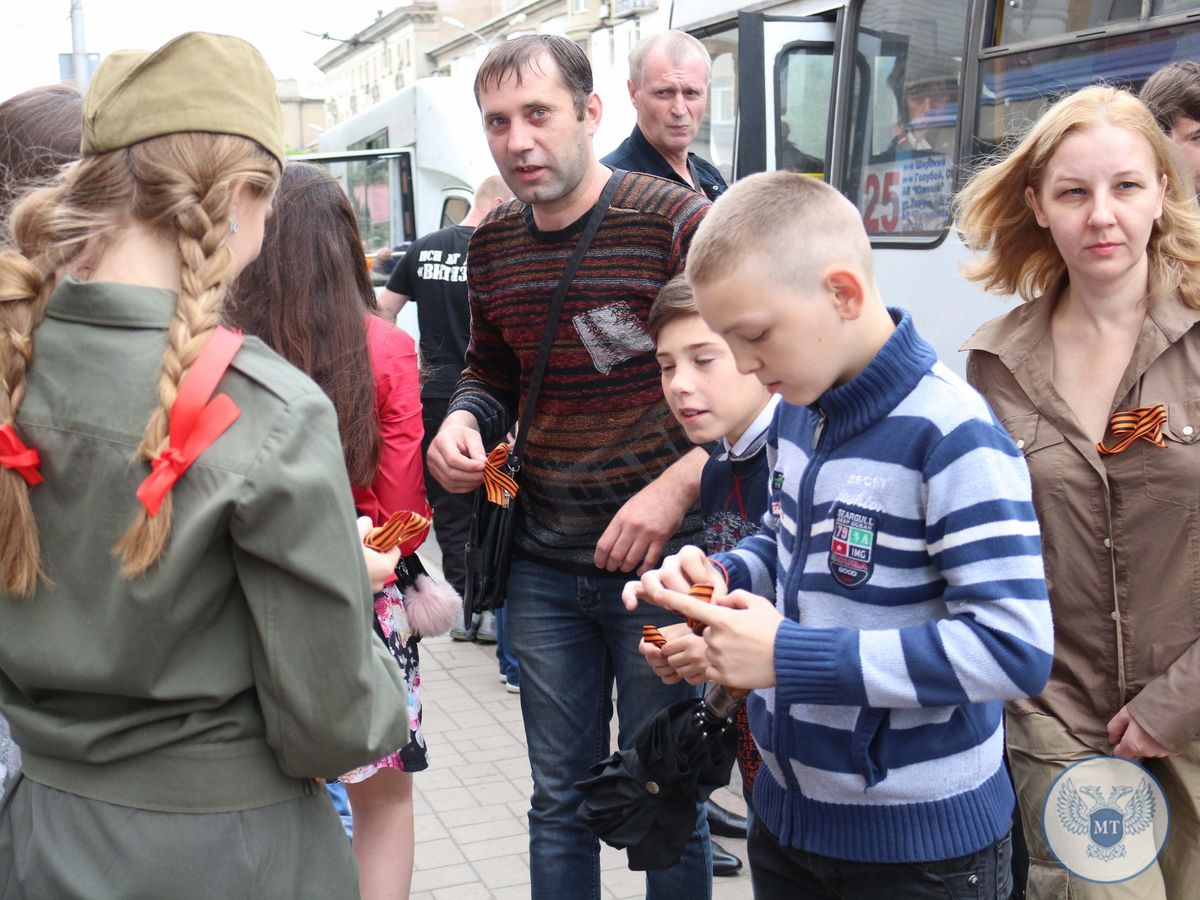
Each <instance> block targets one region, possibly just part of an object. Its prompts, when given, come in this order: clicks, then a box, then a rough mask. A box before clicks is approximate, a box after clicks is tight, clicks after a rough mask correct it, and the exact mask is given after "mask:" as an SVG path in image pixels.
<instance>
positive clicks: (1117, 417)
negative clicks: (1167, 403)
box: [1096, 403, 1167, 456]
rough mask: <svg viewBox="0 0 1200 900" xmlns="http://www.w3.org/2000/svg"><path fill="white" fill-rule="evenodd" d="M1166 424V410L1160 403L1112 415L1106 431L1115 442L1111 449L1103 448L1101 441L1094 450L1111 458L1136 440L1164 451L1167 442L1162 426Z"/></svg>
mask: <svg viewBox="0 0 1200 900" xmlns="http://www.w3.org/2000/svg"><path fill="white" fill-rule="evenodd" d="M1166 424H1167V410H1166V407H1164V406H1163V405H1162V404H1161V403H1158V404H1155V405H1154V406H1139V407H1138V408H1137V409H1127V410H1123V411H1122V412H1118V413H1113V417H1112V418H1111V419H1110V420H1109V422H1108V429H1109V431H1111V432H1112V434H1113V437H1114V438H1117V441H1116V443H1114V444H1113V445H1112V446H1111V447H1105V446H1104V442H1103V441H1101V442H1100V443H1098V444H1097V445H1096V449H1097V450H1099V451H1100V455H1101V456H1113V455H1114V454H1117V453H1120V452H1121V451H1122V450H1125V449H1127V448H1128V447H1129V446H1130V445H1131V444H1132V443H1133V442H1134V441H1136V440H1137V439H1138V438H1141V439H1143V440H1146V441H1149V442H1150V443H1151V444H1154V446H1156V447H1162V448H1164V449H1166V446H1167V442H1166V441H1165V440H1163V436H1162V430H1163V426H1164V425H1166Z"/></svg>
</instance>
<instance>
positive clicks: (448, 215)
mask: <svg viewBox="0 0 1200 900" xmlns="http://www.w3.org/2000/svg"><path fill="white" fill-rule="evenodd" d="M317 147H318V149H319V151H320V152H318V153H310V154H303V155H298V156H293V157H291V158H292V159H298V160H306V161H309V162H318V163H321V164H322V165H325V166H328V168H329V170H330V171H331V172H332V173H333V174H334V175H335V176H336V177H337V178H338V180H339V181H340V182H341V183H342V187H343V188H345V190H346V193H347V194H348V195H349V196H350V200H351V202H352V203H353V205H354V209H355V213H356V214H357V216H358V225H359V230H360V231H361V232H362V236H363V242H364V244H365V245H366V248H367V249H368V250H376V249H378V248H380V247H394V246H396V245H397V244H402V243H404V242H406V241H411V240H413V239H414V238H416V237H418V236H420V235H423V234H427V233H428V232H430V231H435V230H437V229H439V228H443V227H445V226H447V225H453V224H455V223H457V222H458V221H459V220H460V219H462V217H463V216H464V215H466V213H467V210H468V209H469V208H470V205H471V199H472V197H473V196H474V193H475V187H476V186H477V185H478V184H479V182H481V181H482V180H483V179H484V178H486V177H487V176H488V175H490V174H492V173H493V172H494V171H495V165H494V164H493V162H492V157H491V154H490V153H489V152H488V148H487V141H486V140H485V138H484V135H483V128H482V127H481V126H480V124H479V113H478V110H477V109H476V108H475V97H474V95H473V93H472V91H471V83H470V82H469V81H464V80H462V79H459V78H422V79H419V80H418V81H416V82H415V83H414V84H412V85H411V86H409V87H407V88H405V89H403V90H401V91H400V92H399V93H397V94H396V95H395V96H393V97H390V98H389V99H387V100H385V101H383V102H382V103H379V104H377V105H376V106H373V107H371V108H370V109H368V110H366V111H364V112H362V113H359V114H358V115H357V116H354V117H353V118H351V119H347V120H346V121H345V122H342V123H340V124H338V125H335V126H333V127H331V128H329V129H327V130H326V131H325V132H323V133H322V134H321V137H320V139H319V140H318V142H317Z"/></svg>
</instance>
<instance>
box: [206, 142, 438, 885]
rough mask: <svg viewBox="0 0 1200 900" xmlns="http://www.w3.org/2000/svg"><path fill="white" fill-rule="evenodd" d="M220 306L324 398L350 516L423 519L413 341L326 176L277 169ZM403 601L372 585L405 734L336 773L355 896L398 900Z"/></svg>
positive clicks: (407, 875) (413, 709) (313, 170)
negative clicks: (250, 248)
mask: <svg viewBox="0 0 1200 900" xmlns="http://www.w3.org/2000/svg"><path fill="white" fill-rule="evenodd" d="M226 316H227V318H228V320H229V321H230V322H232V323H233V324H236V325H237V326H238V327H240V328H243V329H245V331H246V332H247V333H248V334H256V335H258V336H260V337H261V338H262V339H263V340H264V341H266V343H267V344H268V345H269V346H270V347H271V348H272V349H274V350H275V351H276V352H278V353H279V354H280V355H281V356H283V357H284V359H286V360H288V361H289V362H291V363H292V364H293V365H295V366H296V367H297V368H299V369H300V370H301V371H303V372H305V373H306V374H308V375H310V376H312V378H313V380H314V381H316V382H317V384H318V385H320V386H321V387H322V388H323V389H324V390H325V393H327V394H328V395H329V397H330V399H331V400H333V404H334V407H335V408H336V409H337V411H338V427H339V429H340V431H341V435H342V450H343V453H344V454H345V457H346V468H347V469H348V470H349V472H350V481H351V484H352V485H353V486H354V500H355V504H356V506H357V508H358V512H359V515H363V516H369V517H370V518H371V520H372V524H374V525H377V526H378V525H381V524H382V523H383V522H384V521H385V520H387V519H388V518H389V517H390V516H391V515H392V514H393V513H400V512H405V511H411V512H415V513H418V514H419V515H421V516H425V517H428V516H429V514H430V512H429V505H428V503H427V502H426V499H425V480H424V472H423V468H422V465H421V437H422V435H423V427H422V424H421V398H420V386H419V383H418V377H417V353H416V345H415V344H414V342H413V339H412V338H411V337H409V336H408V335H407V334H406V333H405V332H403V331H401V330H400V329H399V328H397V327H396V326H395V325H393V324H392V323H391V322H389V321H388V320H387V319H385V318H384V317H383V316H382V315H381V314H380V313H379V308H378V305H377V303H376V300H375V291H374V289H373V288H372V287H371V279H370V276H369V274H368V273H367V266H366V260H365V258H364V256H363V254H362V239H361V238H360V236H359V231H358V224H357V221H356V219H355V216H354V209H353V208H352V207H351V206H350V201H349V199H348V198H347V197H346V194H345V192H344V191H343V190H342V188H341V186H340V185H338V183H337V181H336V180H334V178H333V176H331V175H329V174H328V173H327V172H325V171H324V170H322V169H319V168H317V167H316V166H310V165H305V164H304V163H288V164H287V165H286V166H285V167H284V170H283V177H282V179H281V180H280V185H279V193H278V195H277V197H276V210H275V214H274V215H273V216H272V217H271V220H270V221H269V222H268V223H267V233H266V238H265V239H264V241H263V252H262V253H261V254H260V255H259V257H258V259H256V260H255V261H254V262H253V263H251V264H250V265H249V266H248V267H247V268H246V270H245V271H244V272H243V273H242V275H241V277H240V278H239V279H238V282H237V284H236V285H235V286H234V288H233V291H232V300H231V302H230V305H229V308H228V309H227V310H226ZM420 540H423V536H420V537H418V538H415V539H412V540H410V541H408V542H406V543H405V544H404V545H403V551H404V553H405V554H410V553H412V552H413V551H414V550H415V549H416V544H417V543H419V542H420ZM454 609H455V607H454V606H452V607H451V608H450V610H449V613H450V616H453V613H454ZM412 612H413V608H412V603H411V595H410V597H408V598H406V597H404V596H402V595H401V594H400V593H399V592H398V591H397V590H396V588H395V586H394V585H389V586H388V587H387V588H385V590H384V591H382V592H380V593H379V594H376V597H375V614H376V615H375V629H376V632H377V633H378V635H379V636H380V637H381V638H382V639H383V641H384V642H385V643H386V645H387V646H388V648H389V650H391V652H392V655H393V656H394V657H395V658H396V661H397V663H398V664H399V666H400V669H401V671H402V672H403V674H404V680H405V683H406V684H407V686H408V712H409V720H410V734H409V739H408V741H407V742H406V743H405V744H404V745H403V746H402V747H400V748H399V749H396V750H395V751H394V752H392V753H389V754H388V755H387V756H386V757H384V758H382V759H380V760H376V761H374V762H373V763H371V764H370V765H367V766H364V767H361V768H359V769H356V770H355V771H353V772H350V773H348V774H347V775H344V776H343V777H342V781H343V783H344V784H345V787H346V792H347V794H348V795H349V798H350V808H351V811H352V813H353V821H354V855H355V858H356V859H357V860H358V865H359V878H360V883H361V891H362V897H363V900H385V898H386V900H405V898H407V897H408V895H409V888H410V885H411V882H412V871H413V846H414V835H413V793H412V791H413V782H412V773H413V772H416V771H420V770H422V769H425V768H426V767H427V766H428V760H427V758H426V749H425V738H424V735H423V733H422V729H421V673H420V668H419V664H420V660H419V657H418V653H417V642H418V639H419V636H418V635H417V634H414V627H413V626H414V622H412V621H410V618H411V619H416V618H417V617H416V616H415V615H413V616H411V617H410V614H411V613H412ZM450 621H451V620H450V619H449V618H448V619H446V620H445V621H444V623H443V624H444V627H443V628H442V629H441V630H443V631H444V630H445V629H446V628H448V627H449V624H450Z"/></svg>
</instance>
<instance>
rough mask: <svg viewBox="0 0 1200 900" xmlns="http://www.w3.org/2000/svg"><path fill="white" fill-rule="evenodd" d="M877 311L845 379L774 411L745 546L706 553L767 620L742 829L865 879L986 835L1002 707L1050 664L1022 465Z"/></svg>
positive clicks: (954, 386) (998, 824) (994, 822)
mask: <svg viewBox="0 0 1200 900" xmlns="http://www.w3.org/2000/svg"><path fill="white" fill-rule="evenodd" d="M893 317H894V318H895V319H896V320H897V328H896V330H895V332H894V333H893V335H892V336H891V338H890V339H889V340H888V342H887V343H886V345H885V346H884V347H883V349H882V350H881V351H880V352H879V354H878V355H877V356H876V357H875V359H874V360H873V361H872V362H871V363H870V364H869V365H868V366H867V368H866V369H865V370H864V371H863V372H862V373H860V374H859V375H858V376H857V377H855V378H854V379H852V380H851V381H850V382H848V383H846V384H844V385H841V386H839V387H836V388H833V389H831V390H829V391H827V392H826V393H825V394H824V395H822V397H821V398H820V399H819V400H818V401H817V403H816V404H814V406H812V407H798V406H790V405H787V404H784V405H782V406H781V407H780V410H779V414H778V416H777V417H776V419H775V422H774V424H773V425H772V427H771V433H770V437H769V440H768V445H767V446H768V452H769V453H770V454H771V459H772V464H771V465H772V472H771V485H770V491H771V495H770V504H769V506H768V510H767V514H766V516H765V517H764V519H763V524H764V527H763V530H762V531H761V532H760V533H759V534H758V535H755V536H754V537H750V538H747V539H746V540H744V541H742V542H741V543H740V544H739V545H738V547H737V549H736V550H734V551H733V552H731V553H728V554H719V555H718V556H717V558H718V559H719V560H720V561H721V562H722V563H723V564H724V565H725V566H726V568H727V569H728V571H729V580H730V587H731V588H745V589H748V590H750V591H752V592H754V593H756V594H760V595H763V596H767V597H770V596H774V597H775V603H776V606H777V608H778V609H779V610H780V611H781V612H782V613H783V616H784V622H783V623H782V625H781V626H780V628H779V631H778V633H777V635H776V638H775V672H776V685H775V687H774V688H771V689H769V690H762V691H756V692H754V693H753V694H752V695H751V697H750V700H749V712H750V722H751V727H752V729H753V731H754V736H755V740H756V741H757V743H758V745H759V748H760V750H761V752H762V756H763V760H764V763H765V765H764V766H763V768H762V769H761V770H760V771H759V775H758V779H757V783H756V784H755V791H754V809H755V813H756V814H757V815H759V816H760V817H761V818H762V821H763V823H764V824H765V825H766V827H767V828H768V829H769V830H770V831H771V832H772V834H774V835H775V836H776V838H777V839H778V840H779V841H780V842H781V843H782V844H784V845H785V846H793V847H799V848H803V849H805V850H808V851H810V852H814V853H819V854H822V855H825V856H831V857H835V858H839V859H848V860H858V861H865V862H881V863H892V862H906V861H908V862H924V861H930V860H937V859H948V858H951V857H955V856H961V855H965V854H967V853H972V852H974V851H976V850H979V849H981V848H983V847H986V846H988V845H990V844H992V843H994V842H996V841H997V840H999V839H1000V838H1001V837H1003V836H1004V834H1005V833H1006V832H1007V831H1008V828H1009V825H1010V823H1011V814H1012V805H1013V794H1012V787H1011V785H1010V783H1009V780H1008V776H1007V773H1006V772H1005V769H1004V766H1003V764H1002V754H1003V750H1004V731H1003V722H1002V712H1003V701H1004V700H1006V699H1009V698H1013V697H1020V696H1026V695H1030V694H1036V693H1038V692H1039V691H1040V690H1041V689H1042V687H1043V685H1044V684H1045V683H1046V679H1047V678H1048V676H1049V673H1050V663H1051V659H1052V656H1053V633H1052V628H1051V622H1050V606H1049V602H1048V600H1047V596H1046V584H1045V580H1044V576H1043V570H1042V556H1041V541H1040V537H1039V531H1038V524H1037V519H1036V517H1035V515H1034V510H1033V506H1032V503H1031V494H1030V484H1029V476H1028V473H1027V471H1026V468H1025V464H1024V461H1023V460H1022V458H1021V454H1020V453H1019V452H1018V450H1017V449H1016V447H1015V445H1014V444H1013V443H1012V440H1011V439H1010V438H1009V436H1008V434H1007V433H1006V432H1005V431H1004V429H1003V428H1002V427H1001V426H1000V425H999V424H998V423H997V422H996V420H995V418H994V416H993V415H992V414H991V412H990V410H989V409H988V407H987V405H986V403H985V402H984V400H983V399H982V398H981V397H980V396H979V395H978V394H977V393H975V391H974V390H972V389H971V388H970V387H968V386H967V385H966V384H965V383H964V382H963V381H962V380H961V379H959V378H958V377H957V376H956V375H954V374H953V373H952V372H951V371H950V370H949V369H947V368H946V367H945V366H943V365H942V364H941V363H939V362H938V361H937V358H936V356H935V354H934V351H933V348H932V347H930V346H929V344H927V343H926V342H925V341H924V340H922V338H921V337H920V336H919V335H918V334H917V332H916V330H915V329H914V328H913V325H912V320H911V318H910V317H909V316H908V314H907V313H902V312H901V311H893Z"/></svg>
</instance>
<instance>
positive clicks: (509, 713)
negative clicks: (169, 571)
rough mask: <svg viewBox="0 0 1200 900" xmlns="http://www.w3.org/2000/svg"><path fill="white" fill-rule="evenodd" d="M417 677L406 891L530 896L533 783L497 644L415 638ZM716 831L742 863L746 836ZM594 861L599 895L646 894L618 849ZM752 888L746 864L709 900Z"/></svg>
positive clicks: (718, 882) (467, 898)
mask: <svg viewBox="0 0 1200 900" xmlns="http://www.w3.org/2000/svg"><path fill="white" fill-rule="evenodd" d="M421 683H422V691H423V698H424V702H425V714H424V728H425V737H426V741H427V742H428V745H429V758H430V765H429V768H428V769H427V770H426V771H424V772H418V773H416V774H415V775H414V776H413V782H414V784H415V786H416V790H415V805H416V838H417V852H416V871H415V873H414V876H413V888H412V890H413V892H412V900H489V898H495V900H517V898H528V897H529V833H528V829H529V825H528V820H527V818H526V814H527V812H528V809H529V794H530V792H531V790H532V786H533V782H532V779H531V778H530V774H529V763H528V760H527V759H526V756H525V732H524V728H523V727H522V725H521V708H520V698H519V697H518V696H517V695H516V694H510V693H508V692H507V691H506V690H505V689H504V685H503V684H501V683H500V681H499V677H498V669H497V665H496V654H495V645H494V644H474V643H459V642H455V641H451V640H450V638H449V637H440V638H433V639H429V640H424V641H422V642H421ZM735 772H736V767H735ZM714 796H715V799H716V800H717V801H718V802H719V803H720V804H721V805H722V806H724V807H726V808H727V809H733V810H736V811H738V812H744V811H745V804H744V803H743V802H742V799H741V797H740V796H738V795H736V794H735V793H734V792H733V791H731V790H728V789H722V790H721V791H718V792H717V794H716V795H714ZM719 840H720V843H721V844H722V845H723V846H725V847H726V848H727V849H729V850H731V851H732V852H733V853H736V854H737V855H738V856H739V857H741V859H742V861H743V863H745V860H746V844H745V841H731V840H728V839H726V838H720V839H719ZM600 860H601V862H600V865H601V869H602V870H603V876H602V882H603V886H604V892H603V896H604V897H605V898H609V900H624V898H630V900H632V898H640V897H643V896H644V895H645V888H644V875H643V873H641V872H631V871H630V870H629V869H628V867H627V866H626V860H625V854H624V853H622V852H618V851H616V850H613V849H612V848H610V847H607V846H605V847H604V848H603V851H602V853H601V857H600ZM751 896H752V894H751V890H750V874H749V870H748V868H747V867H745V866H743V869H742V871H741V873H739V874H738V875H736V876H732V877H727V878H716V879H714V880H713V898H714V900H748V898H750V897H751ZM562 900H572V898H569V897H564V898H562ZM676 900H698V898H690V897H679V898H676Z"/></svg>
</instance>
